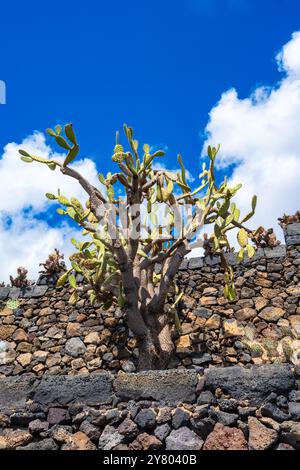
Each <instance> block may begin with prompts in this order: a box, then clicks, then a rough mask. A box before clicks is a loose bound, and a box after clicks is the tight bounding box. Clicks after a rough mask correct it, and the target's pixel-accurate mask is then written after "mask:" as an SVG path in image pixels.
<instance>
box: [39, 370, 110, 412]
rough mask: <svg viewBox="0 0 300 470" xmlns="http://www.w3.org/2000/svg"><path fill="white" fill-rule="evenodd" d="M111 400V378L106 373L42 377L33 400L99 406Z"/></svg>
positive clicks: (44, 402)
mask: <svg viewBox="0 0 300 470" xmlns="http://www.w3.org/2000/svg"><path fill="white" fill-rule="evenodd" d="M111 399H112V376H111V375H110V374H109V373H106V372H103V373H101V374H95V375H91V376H89V375H81V376H76V377H71V376H62V377H61V376H44V377H43V378H42V380H41V382H40V383H39V385H38V386H37V388H36V390H35V394H34V400H35V401H37V402H38V403H43V404H49V403H58V404H60V405H65V404H68V403H73V402H80V403H85V404H86V405H100V404H104V403H109V402H111Z"/></svg>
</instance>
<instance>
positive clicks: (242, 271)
mask: <svg viewBox="0 0 300 470" xmlns="http://www.w3.org/2000/svg"><path fill="white" fill-rule="evenodd" d="M285 239H286V243H285V245H280V246H278V247H276V248H274V249H270V248H266V249H258V250H257V252H256V254H255V257H254V259H252V260H251V261H248V262H247V260H246V262H245V263H243V264H241V265H238V264H236V263H235V257H234V255H233V254H230V253H229V254H228V256H229V258H230V262H231V263H232V264H233V268H234V270H235V278H236V287H237V299H236V300H235V301H234V302H228V301H226V300H225V298H224V296H223V274H222V272H221V269H220V264H219V263H220V260H219V259H218V257H206V258H196V259H191V260H185V261H184V262H183V264H182V266H181V268H180V271H179V273H178V283H179V285H180V288H181V290H183V291H184V294H185V296H184V301H183V303H182V305H181V310H180V313H179V315H180V320H181V325H182V331H181V335H179V334H178V332H176V331H175V329H174V342H175V344H176V356H175V358H174V360H173V361H172V363H171V364H170V368H186V369H191V370H194V371H197V372H200V373H202V371H203V369H204V368H206V367H209V366H211V365H222V366H230V365H234V364H240V365H244V366H249V365H253V364H254V365H260V364H264V363H290V364H293V365H297V364H298V363H299V362H300V303H299V299H300V224H290V225H288V226H287V227H286V229H285ZM54 284H55V279H49V278H45V277H41V278H40V279H39V281H38V282H37V284H36V285H34V286H32V287H28V288H25V289H17V288H8V287H1V288H0V377H9V376H17V375H22V374H25V373H33V374H34V375H35V376H37V377H40V376H42V375H44V374H46V375H48V374H50V375H63V374H68V375H78V374H88V373H90V374H94V373H99V372H101V371H103V370H108V371H111V372H113V373H116V372H118V371H119V370H122V371H124V372H129V373H130V372H135V371H136V364H137V360H138V350H137V342H136V339H135V338H134V336H133V335H132V334H131V332H130V331H128V329H127V327H126V325H125V322H124V319H123V318H122V314H121V312H120V311H119V310H118V309H111V310H110V311H107V312H104V311H102V310H101V309H97V308H92V307H91V306H90V305H89V303H88V300H87V299H85V298H82V299H81V300H80V301H79V302H77V304H76V306H71V305H69V304H68V298H69V293H68V290H67V289H66V288H56V287H55V285H54ZM9 299H17V300H18V303H19V306H18V307H17V308H16V309H13V310H12V309H11V308H8V306H7V302H8V300H9Z"/></svg>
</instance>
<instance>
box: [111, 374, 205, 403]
mask: <svg viewBox="0 0 300 470" xmlns="http://www.w3.org/2000/svg"><path fill="white" fill-rule="evenodd" d="M196 385H197V374H196V372H194V371H187V370H180V371H179V370H178V371H176V370H166V371H149V372H140V373H138V374H127V375H124V376H123V375H121V376H119V377H117V379H116V380H115V382H114V388H115V393H116V395H117V396H118V397H120V398H122V399H127V400H144V399H151V400H156V401H159V402H164V403H178V402H187V403H190V402H191V401H193V400H194V399H195V391H196Z"/></svg>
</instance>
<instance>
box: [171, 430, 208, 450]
mask: <svg viewBox="0 0 300 470" xmlns="http://www.w3.org/2000/svg"><path fill="white" fill-rule="evenodd" d="M202 446H203V440H202V439H201V438H200V437H199V436H198V435H197V434H196V433H195V432H194V431H192V430H191V429H189V428H187V427H186V426H183V427H182V428H179V429H176V430H173V431H172V432H171V433H170V434H169V436H168V437H167V438H166V449H167V450H201V448H202Z"/></svg>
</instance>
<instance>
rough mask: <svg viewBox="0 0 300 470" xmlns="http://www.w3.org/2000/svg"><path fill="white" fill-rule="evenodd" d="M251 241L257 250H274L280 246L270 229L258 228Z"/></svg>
mask: <svg viewBox="0 0 300 470" xmlns="http://www.w3.org/2000/svg"><path fill="white" fill-rule="evenodd" d="M251 240H252V242H253V243H254V245H255V246H256V247H257V248H274V247H275V246H278V245H280V241H279V240H277V238H276V235H275V233H274V230H273V229H272V228H269V229H265V228H264V227H259V228H258V229H257V230H256V231H255V232H254V233H253V235H252V237H251Z"/></svg>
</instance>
